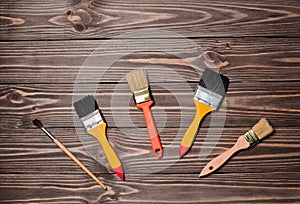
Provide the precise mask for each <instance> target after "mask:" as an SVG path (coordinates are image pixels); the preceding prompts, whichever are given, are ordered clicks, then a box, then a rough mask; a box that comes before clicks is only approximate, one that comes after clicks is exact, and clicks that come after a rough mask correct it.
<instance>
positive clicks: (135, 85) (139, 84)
mask: <svg viewBox="0 0 300 204" xmlns="http://www.w3.org/2000/svg"><path fill="white" fill-rule="evenodd" d="M126 79H127V82H128V84H129V86H130V89H131V91H132V92H133V96H134V99H135V103H136V107H137V108H139V109H141V110H142V111H143V113H144V119H145V121H146V126H147V129H148V135H149V138H150V142H151V146H152V152H153V154H154V155H155V156H156V157H157V158H161V157H162V155H163V148H162V145H161V142H160V138H159V135H158V132H157V129H156V125H155V121H154V119H153V116H152V112H151V108H150V107H151V106H152V105H153V103H154V101H153V100H152V99H151V95H150V92H149V84H148V77H147V72H146V70H143V69H140V70H133V71H131V72H129V73H128V74H127V75H126Z"/></svg>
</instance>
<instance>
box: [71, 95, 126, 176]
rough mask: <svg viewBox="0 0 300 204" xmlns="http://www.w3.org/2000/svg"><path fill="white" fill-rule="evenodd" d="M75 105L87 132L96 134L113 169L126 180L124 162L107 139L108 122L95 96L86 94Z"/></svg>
mask: <svg viewBox="0 0 300 204" xmlns="http://www.w3.org/2000/svg"><path fill="white" fill-rule="evenodd" d="M74 107H75V111H76V112H77V114H78V116H79V118H80V120H81V122H82V124H83V126H84V127H85V129H86V131H87V133H88V134H90V135H92V136H94V137H95V138H96V139H97V140H98V141H99V142H100V144H101V146H102V148H103V150H104V153H105V156H106V158H107V161H108V163H109V164H110V166H111V167H112V169H113V171H114V172H115V173H116V174H117V175H118V176H119V177H120V178H121V179H122V180H124V179H125V177H124V173H123V168H122V164H121V162H120V159H119V158H118V156H117V154H116V153H115V151H114V150H113V148H112V147H111V145H110V144H109V142H108V140H107V137H106V123H105V122H104V120H103V118H102V116H101V114H100V110H99V107H98V104H97V101H96V100H95V98H94V97H93V96H86V97H84V98H83V99H81V100H79V101H77V102H75V103H74Z"/></svg>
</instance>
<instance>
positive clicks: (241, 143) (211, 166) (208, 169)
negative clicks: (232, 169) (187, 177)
mask: <svg viewBox="0 0 300 204" xmlns="http://www.w3.org/2000/svg"><path fill="white" fill-rule="evenodd" d="M248 147H250V144H249V142H248V141H247V140H246V139H245V137H244V135H242V136H240V137H239V138H238V140H237V142H236V143H235V145H234V146H232V147H231V148H230V149H228V150H227V151H226V152H223V153H222V154H220V155H219V156H217V157H216V158H214V159H213V160H211V161H210V162H209V163H208V164H207V165H206V166H205V167H204V168H203V170H202V171H201V173H200V175H199V176H200V177H201V176H206V175H208V174H210V173H212V172H214V171H216V170H217V169H218V168H220V167H221V166H222V165H223V164H224V163H225V162H226V161H228V160H229V159H230V158H231V157H232V156H233V155H234V154H235V153H237V152H238V151H240V150H242V149H246V148H248Z"/></svg>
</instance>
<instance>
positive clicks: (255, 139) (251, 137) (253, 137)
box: [244, 130, 259, 146]
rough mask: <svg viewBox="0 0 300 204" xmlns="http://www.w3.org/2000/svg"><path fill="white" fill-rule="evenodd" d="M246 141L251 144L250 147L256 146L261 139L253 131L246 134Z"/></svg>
mask: <svg viewBox="0 0 300 204" xmlns="http://www.w3.org/2000/svg"><path fill="white" fill-rule="evenodd" d="M244 137H245V139H246V140H247V141H248V142H249V144H250V146H254V145H256V144H257V143H258V142H259V138H258V137H257V135H256V134H255V132H254V131H253V130H249V131H248V132H246V133H245V134H244Z"/></svg>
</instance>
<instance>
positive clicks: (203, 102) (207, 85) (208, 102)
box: [179, 69, 229, 158]
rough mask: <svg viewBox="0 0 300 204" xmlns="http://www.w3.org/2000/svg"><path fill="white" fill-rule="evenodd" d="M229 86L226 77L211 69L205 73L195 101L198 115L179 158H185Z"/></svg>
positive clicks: (182, 146)
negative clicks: (206, 116)
mask: <svg viewBox="0 0 300 204" xmlns="http://www.w3.org/2000/svg"><path fill="white" fill-rule="evenodd" d="M228 86H229V79H228V78H227V77H226V76H223V75H221V74H218V73H216V72H214V71H213V70H211V69H206V70H205V71H204V73H203V76H202V78H201V79H200V82H199V85H198V88H197V90H196V93H195V95H194V99H193V100H194V103H195V106H196V115H195V117H194V120H193V122H192V123H191V125H190V126H189V128H188V129H187V131H186V132H185V134H184V136H183V138H182V140H181V143H180V150H179V158H181V157H183V156H184V155H185V154H186V153H187V152H188V151H189V149H190V148H191V146H192V144H193V141H194V139H195V136H196V135H197V132H198V129H199V125H200V123H201V120H202V119H203V118H204V116H205V115H207V114H208V113H210V112H212V111H214V110H217V109H218V107H219V106H220V104H221V103H222V101H223V99H224V97H225V93H226V91H227V88H228Z"/></svg>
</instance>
